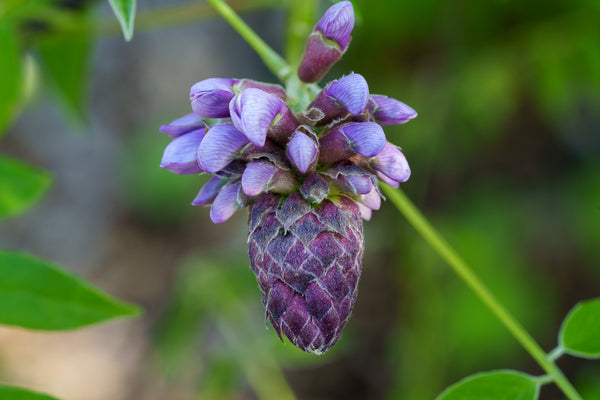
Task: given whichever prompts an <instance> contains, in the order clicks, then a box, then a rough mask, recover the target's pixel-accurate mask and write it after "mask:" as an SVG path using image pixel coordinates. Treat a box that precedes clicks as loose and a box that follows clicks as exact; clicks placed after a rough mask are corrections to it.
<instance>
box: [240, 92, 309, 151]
mask: <svg viewBox="0 0 600 400" xmlns="http://www.w3.org/2000/svg"><path fill="white" fill-rule="evenodd" d="M230 113H231V120H232V122H233V125H235V127H236V128H237V129H239V130H240V131H241V132H242V133H243V134H244V135H246V137H247V138H248V140H250V141H251V142H252V143H254V144H255V145H257V146H260V147H262V146H264V145H265V141H266V139H267V136H269V138H270V139H272V140H274V141H276V142H280V143H285V142H287V140H288V139H289V136H290V132H293V131H294V130H295V129H296V127H297V126H298V121H297V120H296V118H295V117H294V114H292V112H291V111H290V109H289V108H288V106H287V104H285V103H284V102H283V100H281V99H280V98H278V97H276V96H274V95H272V94H270V93H267V92H263V91H262V90H260V89H254V88H251V89H246V90H244V91H243V92H242V93H240V94H238V95H236V96H235V97H234V98H233V100H232V101H231V103H230Z"/></svg>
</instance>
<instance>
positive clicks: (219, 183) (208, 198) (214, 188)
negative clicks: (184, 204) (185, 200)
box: [192, 176, 227, 206]
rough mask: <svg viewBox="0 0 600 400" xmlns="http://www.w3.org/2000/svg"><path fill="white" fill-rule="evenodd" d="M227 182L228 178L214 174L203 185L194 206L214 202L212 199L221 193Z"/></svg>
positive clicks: (193, 203) (193, 202)
mask: <svg viewBox="0 0 600 400" xmlns="http://www.w3.org/2000/svg"><path fill="white" fill-rule="evenodd" d="M226 183H227V180H226V179H223V178H221V177H220V176H214V177H212V178H210V179H209V180H208V182H206V183H205V184H204V186H202V189H200V191H199V192H198V195H197V196H196V198H195V199H194V201H192V205H193V206H204V205H207V204H210V203H212V201H213V200H214V199H215V197H217V194H219V190H221V188H222V187H223V185H225V184H226Z"/></svg>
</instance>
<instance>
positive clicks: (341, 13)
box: [315, 1, 354, 51]
mask: <svg viewBox="0 0 600 400" xmlns="http://www.w3.org/2000/svg"><path fill="white" fill-rule="evenodd" d="M353 28H354V8H353V7H352V3H351V2H349V1H341V2H339V3H337V4H334V5H333V6H331V7H329V9H327V11H325V14H324V15H323V17H322V18H321V20H320V21H319V23H318V24H317V27H316V28H315V31H320V32H321V33H323V36H325V37H326V38H327V39H329V40H333V41H335V42H336V43H338V44H339V45H340V47H341V49H342V51H343V50H345V49H346V47H347V46H348V43H349V42H350V34H351V33H352V29H353Z"/></svg>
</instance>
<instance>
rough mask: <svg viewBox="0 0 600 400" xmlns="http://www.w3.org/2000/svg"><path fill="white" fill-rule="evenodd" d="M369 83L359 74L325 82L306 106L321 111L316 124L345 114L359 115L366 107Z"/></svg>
mask: <svg viewBox="0 0 600 400" xmlns="http://www.w3.org/2000/svg"><path fill="white" fill-rule="evenodd" d="M368 101H369V85H368V84H367V81H366V80H365V78H363V77H362V75H359V74H350V75H346V76H344V77H343V78H341V79H338V80H337V81H333V82H330V83H328V84H327V86H325V88H324V89H323V90H322V91H321V92H320V93H319V94H318V95H317V97H316V98H315V99H314V100H313V102H312V103H311V104H310V106H309V107H308V108H309V109H313V108H314V109H318V110H320V111H322V112H323V114H324V116H323V118H322V119H321V120H320V121H318V125H325V124H327V123H329V122H331V121H332V120H334V119H339V118H342V117H344V116H345V115H348V114H352V115H359V114H361V113H362V112H363V111H365V108H366V107H367V103H368Z"/></svg>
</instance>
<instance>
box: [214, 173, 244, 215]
mask: <svg viewBox="0 0 600 400" xmlns="http://www.w3.org/2000/svg"><path fill="white" fill-rule="evenodd" d="M245 206H246V195H245V194H244V192H242V184H241V182H240V181H235V182H230V183H228V184H227V185H225V186H224V187H223V188H222V189H221V190H220V191H219V194H217V197H216V198H215V200H214V202H213V203H212V206H211V207H210V219H211V220H212V222H214V223H215V224H220V223H221V222H225V221H227V220H228V219H229V218H231V216H232V215H233V214H234V213H235V212H236V211H237V210H239V209H240V208H242V207H245Z"/></svg>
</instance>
